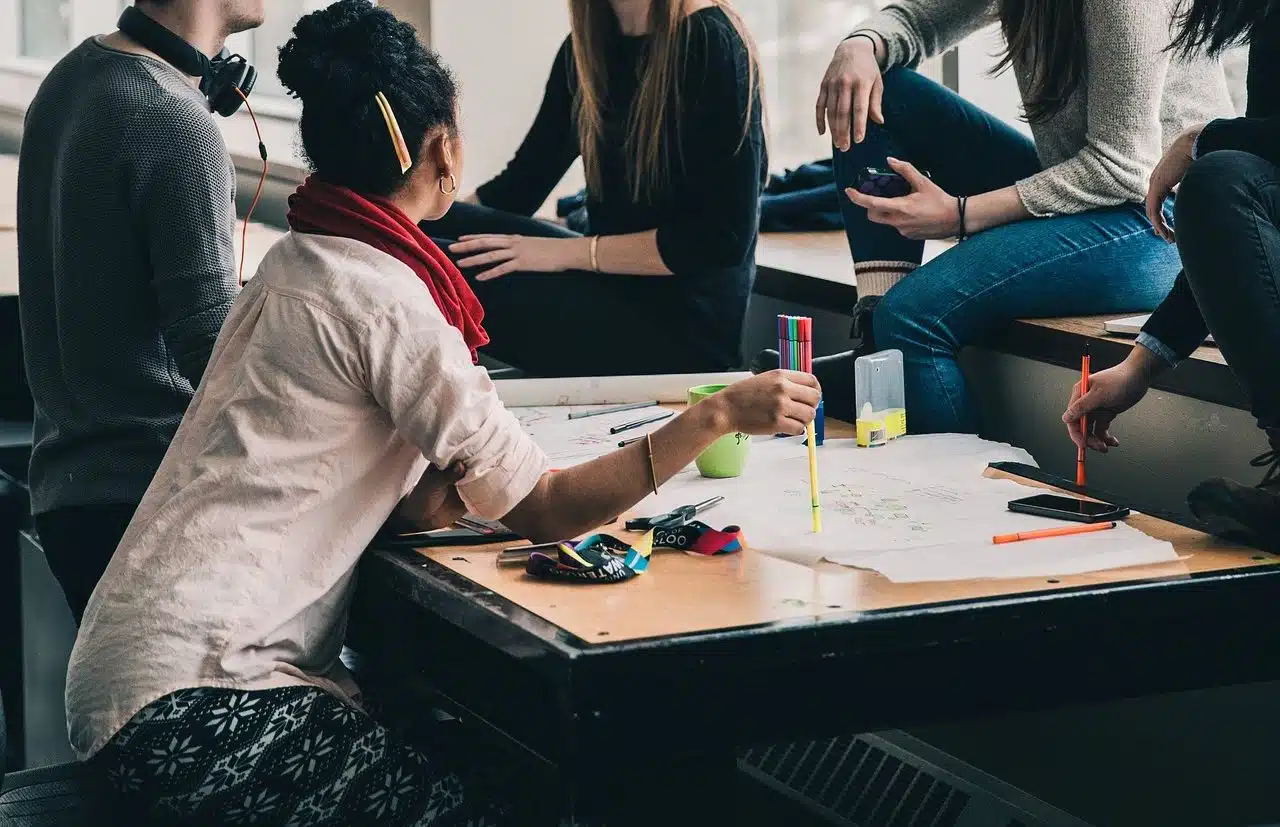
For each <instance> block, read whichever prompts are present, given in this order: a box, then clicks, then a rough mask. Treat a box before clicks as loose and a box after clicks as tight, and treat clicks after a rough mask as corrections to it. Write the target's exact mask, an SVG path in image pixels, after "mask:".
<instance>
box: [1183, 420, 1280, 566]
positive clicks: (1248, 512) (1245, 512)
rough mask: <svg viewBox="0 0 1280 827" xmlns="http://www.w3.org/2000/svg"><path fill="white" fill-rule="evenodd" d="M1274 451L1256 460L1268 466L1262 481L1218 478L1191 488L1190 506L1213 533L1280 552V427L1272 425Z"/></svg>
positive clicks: (1255, 464)
mask: <svg viewBox="0 0 1280 827" xmlns="http://www.w3.org/2000/svg"><path fill="white" fill-rule="evenodd" d="M1267 437H1268V438H1269V439H1270V441H1271V450H1270V451H1267V452H1266V453H1265V454H1262V455H1261V456H1259V457H1257V458H1256V459H1254V460H1253V461H1252V462H1251V463H1250V464H1251V465H1252V466H1253V467H1255V468H1266V469H1267V470H1266V473H1264V474H1263V476H1262V482H1260V483H1258V484H1257V485H1256V486H1254V487H1252V488H1250V487H1248V486H1244V485H1241V484H1240V483H1238V482H1235V481H1234V480H1228V479H1223V478H1221V477H1215V478H1213V479H1211V480H1205V481H1204V482H1202V483H1200V484H1199V485H1197V486H1196V487H1195V488H1193V489H1191V493H1190V494H1188V495H1187V505H1188V506H1189V507H1190V508H1191V513H1193V514H1195V515H1196V517H1197V518H1199V519H1200V520H1201V521H1203V522H1204V523H1205V526H1206V527H1207V528H1208V529H1209V531H1211V532H1212V533H1214V534H1216V535H1218V536H1220V537H1227V538H1230V539H1237V540H1241V541H1243V542H1246V543H1249V544H1251V545H1255V546H1258V547H1260V548H1264V549H1267V550H1268V551H1280V428H1268V429H1267Z"/></svg>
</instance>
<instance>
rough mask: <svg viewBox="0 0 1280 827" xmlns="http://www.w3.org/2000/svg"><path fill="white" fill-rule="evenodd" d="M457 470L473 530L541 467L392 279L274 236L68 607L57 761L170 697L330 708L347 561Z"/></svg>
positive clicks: (421, 290) (454, 340)
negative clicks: (193, 692) (71, 639)
mask: <svg viewBox="0 0 1280 827" xmlns="http://www.w3.org/2000/svg"><path fill="white" fill-rule="evenodd" d="M459 461H460V462H462V463H464V464H465V465H466V475H465V477H464V478H463V479H462V481H461V482H460V483H459V484H458V492H459V494H460V495H461V497H462V499H463V501H464V502H465V503H466V505H467V507H468V508H469V509H470V511H471V512H472V513H474V514H476V515H479V516H481V517H487V518H499V517H501V516H503V515H504V514H506V513H507V512H508V511H510V510H511V508H512V507H513V506H515V505H516V504H517V503H519V502H520V500H522V499H524V497H525V496H526V495H527V494H528V493H529V492H530V491H531V490H532V489H533V487H534V485H535V484H536V483H537V481H538V479H539V478H540V477H541V476H542V475H543V474H544V473H545V472H546V471H547V470H548V461H547V458H546V456H545V455H544V454H543V452H542V451H541V450H540V449H539V448H538V447H537V446H536V445H535V444H534V443H533V441H532V440H531V439H530V438H529V437H528V435H527V434H525V433H524V431H523V430H522V429H521V428H520V425H519V423H518V422H517V421H516V419H515V417H514V416H513V415H512V414H511V413H510V412H509V411H507V410H506V409H505V408H504V407H503V405H502V403H501V401H500V400H499V399H498V396H497V393H496V391H495V390H494V387H493V383H492V382H491V381H490V380H489V377H488V374H487V373H486V372H485V370H484V369H483V368H480V367H476V366H475V365H473V364H472V363H471V356H470V353H469V351H468V350H467V347H466V345H465V344H464V342H463V340H462V336H461V334H460V333H459V332H458V331H457V330H456V329H455V328H453V327H451V326H450V325H449V324H448V323H447V322H446V321H445V319H444V317H443V315H442V314H441V313H440V310H439V308H438V307H437V306H436V304H435V302H434V300H433V299H432V298H431V294H430V293H429V292H428V290H427V288H426V287H425V286H424V285H423V284H422V282H421V281H420V280H419V279H418V278H417V276H416V275H415V274H414V273H413V271H412V270H411V269H410V268H409V267H407V266H406V265H404V264H403V263H401V262H400V261H398V260H396V259H395V258H393V257H392V256H389V255H387V254H386V253H383V252H381V251H379V250H376V249H374V248H373V247H370V246H368V245H366V244H364V243H362V242H358V241H353V240H350V239H344V238H334V237H329V236H320V235H305V234H298V233H290V234H287V235H285V236H284V237H283V238H281V240H280V241H278V242H277V243H276V245H275V246H274V247H272V249H271V251H270V252H269V253H268V254H267V256H266V258H265V259H264V260H263V262H262V265H261V267H260V268H259V270H258V274H257V276H256V277H255V278H254V279H253V280H252V281H250V282H249V284H247V285H246V286H245V288H244V290H243V291H242V292H241V293H240V296H239V298H237V300H236V302H235V304H234V306H233V307H232V309H231V313H230V315H229V316H228V318H227V321H226V324H225V325H224V326H223V328H222V332H221V334H220V335H219V337H218V341H217V345H216V347H215V348H214V351H213V355H212V357H211V358H210V361H209V366H208V368H207V369H206V370H205V373H204V379H203V381H202V382H201V384H200V387H199V389H198V390H197V392H196V395H195V398H194V399H193V400H192V403H191V407H190V408H188V410H187V413H186V416H185V417H184V418H183V420H182V425H181V426H180V427H179V428H178V431H177V434H176V435H175V437H174V440H173V442H172V444H171V445H170V447H169V450H168V453H166V454H165V458H164V462H163V463H162V464H161V465H160V469H159V471H158V472H157V473H156V476H155V478H154V480H153V481H152V483H151V486H150V487H149V488H148V489H147V493H146V496H145V497H144V498H143V500H142V503H141V505H140V506H139V508H138V511H137V513H136V515H135V516H134V518H133V521H132V522H131V523H130V525H129V529H128V531H127V532H126V533H125V535H124V538H123V539H122V540H121V542H120V546H119V548H118V549H117V550H116V553H115V556H114V557H113V559H112V560H111V564H110V565H109V566H108V567H107V570H106V573H105V574H104V575H103V577H102V580H101V581H100V582H99V584H98V587H97V589H95V590H94V593H93V597H92V599H91V600H90V601H89V606H88V609H87V610H86V612H85V616H84V621H83V623H82V625H81V626H80V633H79V636H78V637H77V639H76V645H75V649H74V651H73V652H72V655H71V663H70V667H69V669H68V674H67V697H66V701H67V718H68V729H69V733H70V737H71V744H72V746H73V748H74V749H75V752H76V754H77V755H79V756H80V758H81V759H87V758H88V757H90V756H92V755H93V754H94V753H96V752H97V751H98V750H100V749H101V748H102V747H103V746H104V745H105V744H106V743H107V741H109V740H110V739H111V737H112V736H113V735H115V733H116V732H118V731H119V730H120V729H121V728H122V727H123V726H124V725H125V724H126V723H127V722H128V721H129V719H130V718H132V717H133V716H134V715H136V714H137V713H138V712H139V711H140V710H141V709H142V708H143V707H144V706H146V705H147V704H149V703H151V702H152V701H155V700H157V699H159V698H161V697H163V696H165V695H167V694H169V693H171V692H174V691H177V690H179V689H185V688H194V687H204V686H207V687H227V688H235V689H245V690H254V689H271V688H276V687H281V686H294V685H313V686H318V687H321V688H323V689H325V690H327V691H330V692H333V693H335V694H337V695H338V696H339V697H344V698H348V699H349V698H350V697H351V696H352V695H353V694H354V692H355V691H356V690H355V687H354V684H353V683H352V682H351V679H350V675H349V674H347V672H346V670H345V669H343V667H342V666H341V664H340V662H339V661H338V653H339V651H340V649H341V646H342V641H343V636H344V634H345V630H346V620H347V610H348V606H349V603H350V599H351V595H352V591H353V590H354V587H355V582H354V572H355V567H356V563H357V561H358V560H359V558H360V555H361V553H362V552H363V551H364V549H365V546H366V545H367V543H368V542H369V540H370V538H371V537H373V535H374V533H375V532H376V531H377V529H378V528H379V527H380V526H381V525H382V523H383V522H384V521H385V520H386V518H387V516H388V515H389V514H390V513H391V512H392V510H393V509H394V508H395V507H396V505H397V503H398V502H399V500H400V499H401V497H403V496H404V495H405V494H406V493H407V492H408V491H410V490H411V489H412V488H413V486H414V485H415V484H416V483H417V481H418V480H419V479H420V477H421V476H422V473H423V471H424V470H425V469H426V467H427V464H428V463H431V464H432V465H434V466H436V467H438V468H444V467H447V466H449V465H451V464H452V463H454V462H459Z"/></svg>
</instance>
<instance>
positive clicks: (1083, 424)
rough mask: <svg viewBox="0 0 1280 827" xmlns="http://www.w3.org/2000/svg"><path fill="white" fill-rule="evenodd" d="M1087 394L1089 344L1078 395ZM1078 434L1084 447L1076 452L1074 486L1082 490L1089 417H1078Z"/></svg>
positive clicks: (1083, 362) (1081, 368)
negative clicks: (1082, 439) (1082, 437)
mask: <svg viewBox="0 0 1280 827" xmlns="http://www.w3.org/2000/svg"><path fill="white" fill-rule="evenodd" d="M1088 392H1089V343H1088V342H1085V345H1084V356H1083V357H1082V358H1081V359H1080V395H1081V396H1084V395H1085V394H1086V393H1088ZM1080 433H1081V434H1082V435H1083V436H1084V445H1081V446H1080V447H1079V448H1078V449H1077V450H1076V485H1078V486H1080V487H1081V488H1083V487H1084V486H1085V485H1086V483H1085V478H1084V454H1085V446H1087V445H1088V444H1089V417H1088V416H1082V417H1080Z"/></svg>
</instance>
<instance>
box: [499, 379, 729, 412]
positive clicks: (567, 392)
mask: <svg viewBox="0 0 1280 827" xmlns="http://www.w3.org/2000/svg"><path fill="white" fill-rule="evenodd" d="M750 375H751V374H749V373H671V374H664V375H661V376H587V377H582V378H567V379H499V380H498V381H497V382H494V383H493V384H494V386H495V387H496V388H497V389H498V398H499V399H501V400H502V404H504V405H506V406H507V407H508V408H528V407H551V406H556V405H625V404H627V403H629V402H648V401H656V402H678V403H684V402H687V401H689V388H692V387H696V386H698V385H730V384H733V383H734V382H737V381H738V380H740V379H746V378H747V377H749V376H750Z"/></svg>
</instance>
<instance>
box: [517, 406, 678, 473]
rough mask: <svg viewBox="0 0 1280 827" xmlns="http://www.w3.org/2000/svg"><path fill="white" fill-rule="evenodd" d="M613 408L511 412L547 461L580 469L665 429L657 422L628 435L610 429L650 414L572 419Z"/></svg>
mask: <svg viewBox="0 0 1280 827" xmlns="http://www.w3.org/2000/svg"><path fill="white" fill-rule="evenodd" d="M610 407H612V406H611V405H573V406H569V405H565V406H560V407H533V408H510V409H509V410H510V411H511V413H512V414H514V415H515V417H516V420H517V421H518V422H519V423H520V427H521V428H523V429H524V432H525V433H527V434H528V435H529V436H530V437H532V438H533V441H534V442H536V443H538V447H540V448H542V450H543V451H545V452H546V454H547V457H548V458H549V459H550V460H551V461H552V462H553V463H555V464H556V465H557V466H558V467H567V466H570V465H578V464H580V463H583V462H589V461H591V460H593V459H596V458H597V457H602V456H604V455H605V454H607V453H609V452H610V451H613V450H614V449H616V448H617V446H618V443H619V442H620V441H622V440H623V439H624V438H630V437H635V436H639V437H643V436H644V435H645V434H646V433H648V432H650V431H652V430H654V429H656V428H660V427H662V425H663V424H664V423H663V422H655V423H652V424H650V425H646V426H641V427H639V428H635V429H632V430H628V431H627V432H626V434H625V435H617V434H611V433H609V429H610V428H612V427H615V426H618V425H623V424H626V423H629V422H634V421H635V420H637V419H641V418H644V417H646V416H650V415H651V414H648V413H647V412H646V411H643V410H640V411H635V410H632V411H615V412H613V413H607V414H601V415H599V416H592V417H587V418H584V419H570V418H569V414H570V413H577V412H581V411H588V410H592V409H595V408H610Z"/></svg>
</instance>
